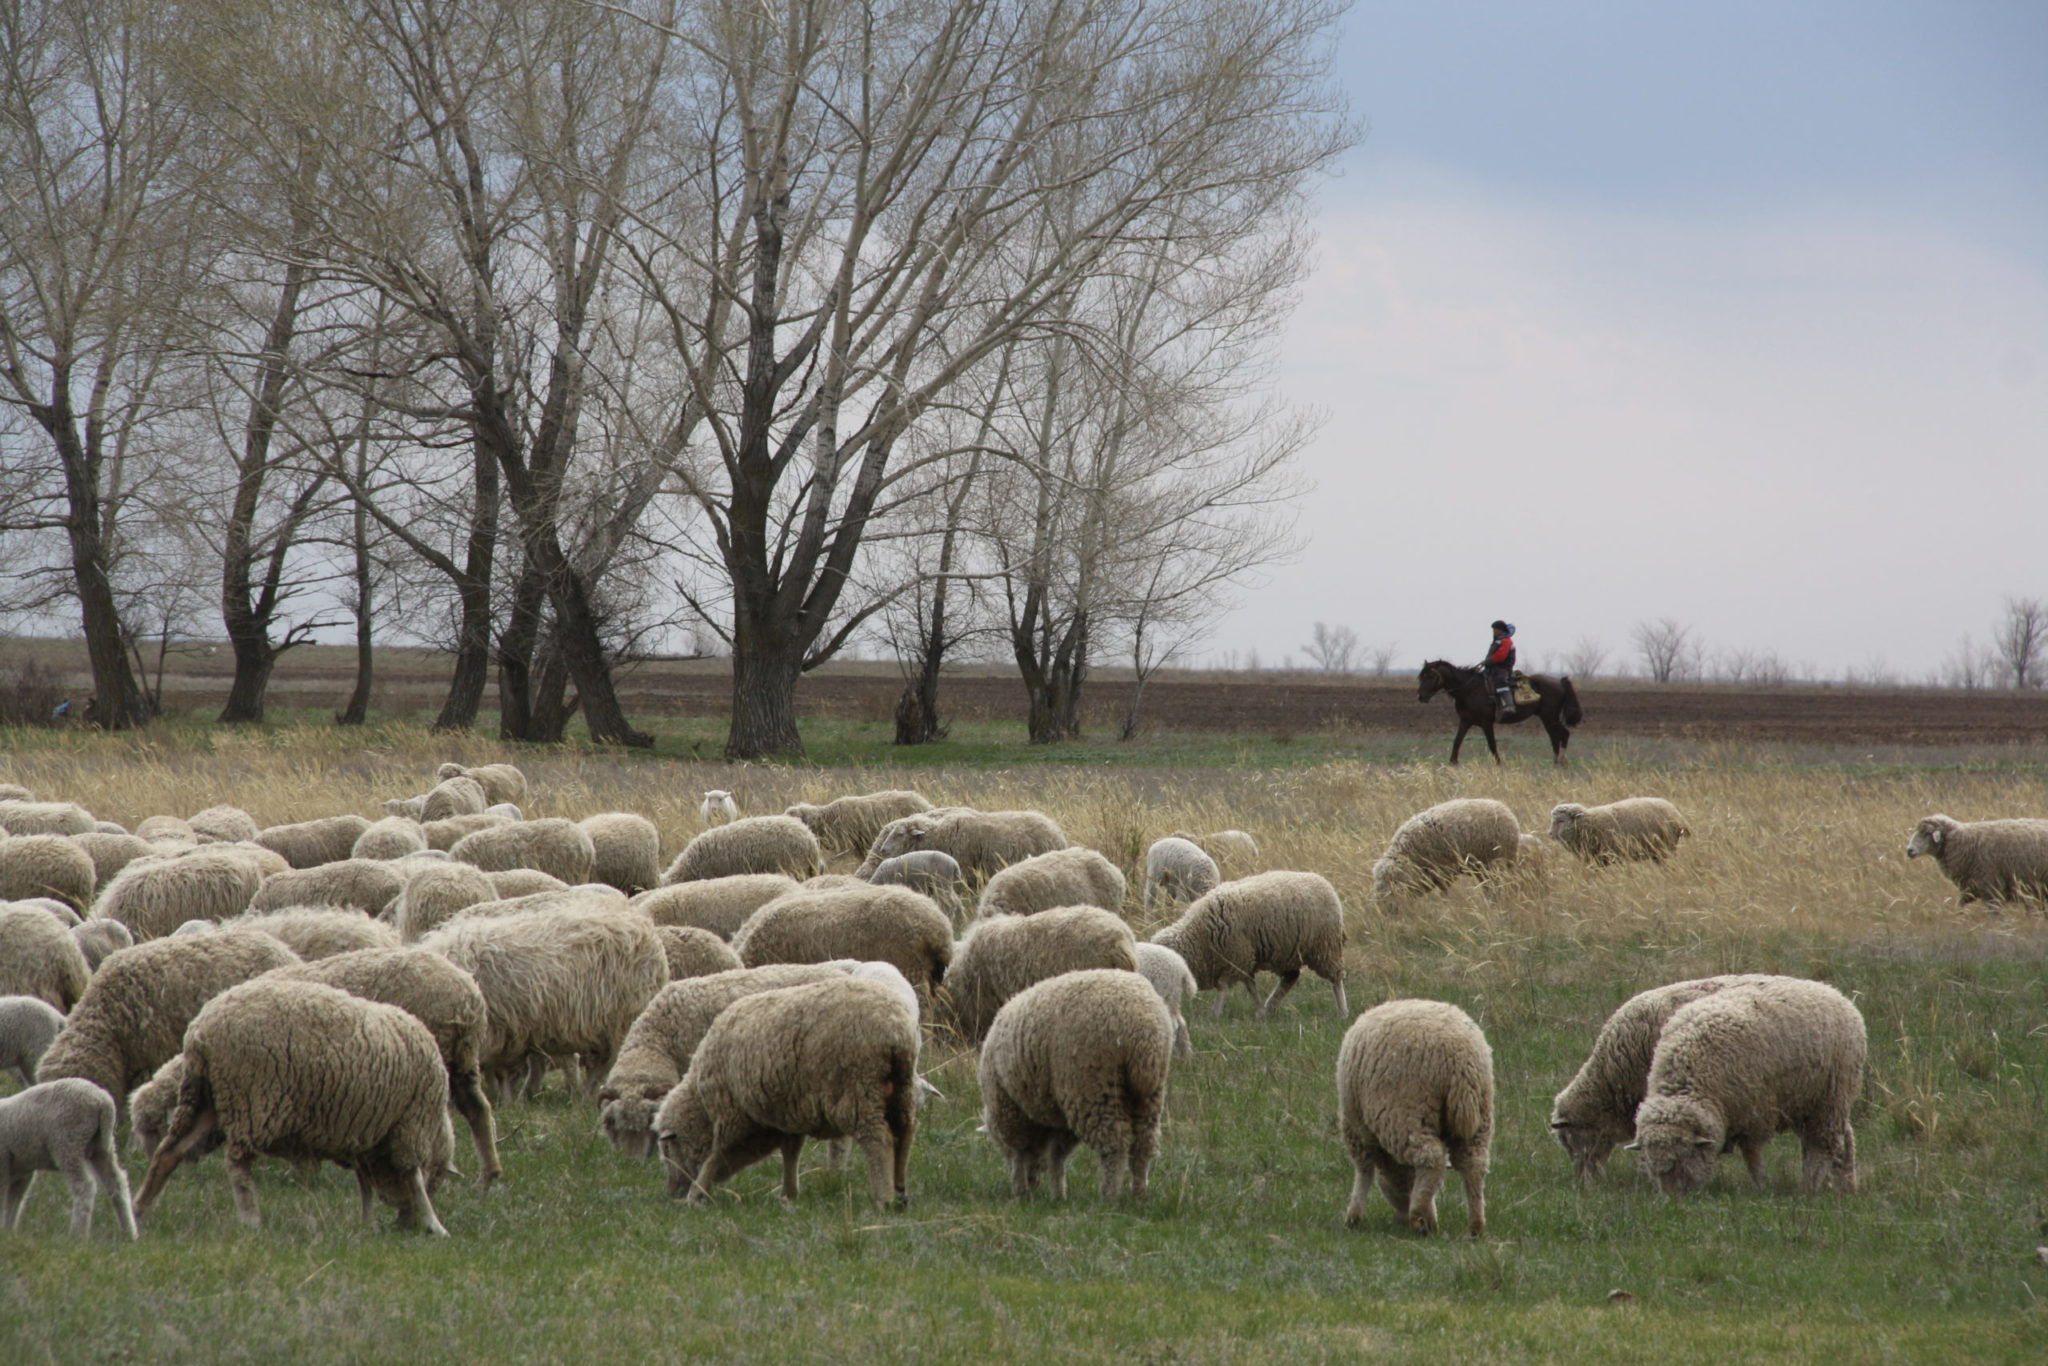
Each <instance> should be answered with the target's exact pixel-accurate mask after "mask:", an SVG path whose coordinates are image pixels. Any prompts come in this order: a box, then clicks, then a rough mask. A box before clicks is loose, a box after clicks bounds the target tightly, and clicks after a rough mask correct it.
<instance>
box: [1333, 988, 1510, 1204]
mask: <svg viewBox="0 0 2048 1366" xmlns="http://www.w3.org/2000/svg"><path fill="white" fill-rule="evenodd" d="M1337 1131H1338V1133H1339V1134H1341V1135H1342V1137H1343V1139H1344V1146H1345V1148H1346V1149H1348V1150H1349V1151H1350V1153H1351V1164H1352V1167H1353V1169H1354V1173H1355V1174H1354V1176H1353V1178H1352V1182H1351V1201H1350V1204H1349V1205H1347V1206H1346V1207H1345V1210H1344V1223H1345V1224H1346V1225H1347V1226H1348V1227H1351V1228H1356V1227H1357V1226H1358V1222H1359V1220H1361V1219H1363V1218H1364V1217H1365V1201H1366V1197H1367V1196H1368V1195H1369V1194H1370V1193H1371V1191H1372V1186H1373V1181H1374V1178H1375V1176H1377V1178H1378V1181H1379V1188H1380V1193H1381V1194H1382V1195H1384V1196H1386V1198H1387V1203H1388V1204H1389V1205H1392V1206H1393V1207H1394V1212H1395V1213H1396V1214H1398V1215H1400V1216H1401V1217H1402V1218H1403V1219H1406V1220H1407V1221H1408V1226H1409V1227H1410V1228H1412V1229H1414V1230H1415V1231H1416V1232H1417V1233H1423V1234H1428V1233H1434V1232H1436V1194H1437V1191H1438V1189H1439V1188H1441V1187H1442V1185H1443V1183H1444V1174H1445V1172H1446V1171H1456V1172H1457V1173H1458V1174H1459V1175H1460V1176H1462V1177H1463V1178H1464V1179H1465V1211H1466V1215H1467V1218H1468V1221H1469V1223H1468V1227H1469V1230H1470V1232H1471V1235H1472V1236H1473V1237H1474V1238H1478V1237H1482V1236H1484V1234H1485V1233H1486V1167H1487V1161H1488V1157H1489V1155H1490V1151H1491V1148H1492V1143H1493V1050H1492V1049H1490V1048H1488V1047H1487V1044H1486V1035H1485V1034H1483V1033H1481V1032H1480V1029H1479V1026H1478V1025H1476V1024H1474V1023H1473V1022H1472V1017H1471V1016H1469V1015H1467V1014H1466V1013H1465V1012H1464V1011H1462V1010H1460V1009H1458V1008H1457V1007H1456V1006H1454V1005H1449V1004H1447V1003H1445V1002H1443V1001H1413V1000H1403V1001H1388V1002H1386V1003H1385V1004H1383V1005H1377V1006H1374V1007H1373V1008H1372V1009H1371V1010H1368V1011H1366V1012H1365V1013H1364V1014H1363V1015H1360V1016H1359V1017H1358V1018H1357V1019H1356V1020H1354V1021H1352V1022H1351V1028H1350V1029H1348V1030H1346V1031H1345V1032H1344V1044H1343V1047H1342V1048H1340V1049H1339V1050H1338V1053H1337Z"/></svg>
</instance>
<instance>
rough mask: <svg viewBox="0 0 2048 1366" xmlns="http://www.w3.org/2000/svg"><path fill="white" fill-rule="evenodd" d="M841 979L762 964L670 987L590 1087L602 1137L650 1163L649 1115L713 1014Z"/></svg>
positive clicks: (838, 973) (815, 968)
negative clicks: (744, 1000)
mask: <svg viewBox="0 0 2048 1366" xmlns="http://www.w3.org/2000/svg"><path fill="white" fill-rule="evenodd" d="M845 975H846V965H845V964H842V963H770V964H768V965H767V966H765V967H758V968H731V969H728V970H726V971H724V972H715V973H711V974H709V975H707V976H703V977H692V978H689V979H688V980H686V981H679V982H670V983H669V984H668V985H667V986H665V987H663V988H662V989H661V990H660V991H657V992H656V993H655V994H654V998H653V999H652V1000H650V1001H649V1002H648V1003H647V1008H646V1009H645V1010H643V1011H641V1012H640V1015H639V1018H637V1019H635V1020H634V1021H633V1027H632V1028H631V1029H629V1030H627V1031H626V1037H625V1041H624V1042H623V1043H621V1044H620V1045H619V1056H618V1059H617V1061H615V1062H614V1063H613V1064H612V1069H611V1073H610V1075H608V1076H607V1077H606V1078H605V1079H604V1082H603V1083H602V1084H601V1085H600V1086H599V1087H598V1090H597V1100H598V1105H599V1106H600V1107H601V1108H600V1110H599V1115H600V1118H601V1122H602V1124H603V1128H604V1133H605V1137H606V1138H608V1139H610V1140H611V1143H612V1146H613V1147H614V1148H617V1149H618V1150H619V1151H620V1152H623V1153H625V1154H626V1155H628V1156H629V1157H641V1158H645V1157H652V1156H653V1155H654V1116H655V1111H656V1110H657V1109H659V1108H660V1105H661V1101H662V1098H663V1097H665V1096H666V1095H668V1093H669V1092H670V1091H672V1090H674V1089H675V1085H676V1083H677V1082H679V1081H681V1080H682V1079H683V1073H685V1072H687V1071H689V1070H690V1057H691V1055H692V1054H693V1053H695V1052H696V1051H697V1045H698V1044H699V1043H701V1042H702V1041H703V1039H704V1031H705V1030H707V1029H709V1028H711V1022H712V1021H713V1020H715V1019H717V1018H718V1015H719V1012H721V1011H723V1010H724V1009H725V1008H726V1007H727V1006H729V1005H731V1004H732V1003H733V1002H734V1001H737V1000H739V999H740V998H741V997H743V996H753V995H756V994H757V993H759V992H763V991H779V990H781V989H782V988H783V987H797V986H807V985H809V984H810V983H812V982H825V981H830V980H832V979H834V978H838V977H843V976H845ZM914 996H915V993H913V998H914Z"/></svg>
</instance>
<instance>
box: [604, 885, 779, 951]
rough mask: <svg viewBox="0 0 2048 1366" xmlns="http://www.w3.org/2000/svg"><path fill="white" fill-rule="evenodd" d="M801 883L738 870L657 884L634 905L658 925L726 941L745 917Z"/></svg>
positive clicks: (735, 931)
mask: <svg viewBox="0 0 2048 1366" xmlns="http://www.w3.org/2000/svg"><path fill="white" fill-rule="evenodd" d="M801 885H802V884H801V883H799V882H798V881H797V880H796V879H795V878H793V877H786V876H784V875H783V874H781V873H740V874H738V875H736V876H733V877H713V878H704V879H702V880H701V881H697V882H677V883H672V884H670V885H668V886H665V887H656V888H654V889H653V890H652V891H646V892H642V893H640V895H638V896H636V897H634V898H633V905H634V906H635V907H637V908H638V909H639V910H641V911H642V912H643V913H645V914H646V915H647V917H648V918H649V919H651V920H652V921H653V922H654V923H655V924H657V925H688V926H695V927H696V928H698V929H703V930H709V931H711V933H713V934H715V935H717V936H718V937H719V938H720V939H727V940H729V939H731V938H732V937H733V936H734V935H735V934H738V933H739V928H740V926H742V925H744V924H746V923H747V917H748V916H750V915H752V914H753V913H754V912H755V911H758V910H760V909H761V908H762V907H763V906H765V905H767V904H768V903H769V902H771V901H773V900H775V898H777V897H779V896H782V895H784V894H785V893H788V892H793V891H795V890H796V889H797V888H798V887H799V886H801Z"/></svg>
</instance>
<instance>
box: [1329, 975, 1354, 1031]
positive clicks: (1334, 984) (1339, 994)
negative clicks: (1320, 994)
mask: <svg viewBox="0 0 2048 1366" xmlns="http://www.w3.org/2000/svg"><path fill="white" fill-rule="evenodd" d="M1330 994H1331V995H1332V996H1334V997H1336V998H1337V1018H1338V1019H1340V1020H1348V1019H1350V1018H1351V1001H1350V999H1349V998H1348V997H1346V996H1345V995H1344V974H1343V973H1341V972H1340V973H1338V974H1337V975H1336V976H1335V977H1332V978H1331V979H1330Z"/></svg>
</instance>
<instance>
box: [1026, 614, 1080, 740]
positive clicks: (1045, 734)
mask: <svg viewBox="0 0 2048 1366" xmlns="http://www.w3.org/2000/svg"><path fill="white" fill-rule="evenodd" d="M1049 634H1050V633H1049V632H1048V633H1047V635H1048V636H1049ZM1010 640H1011V646H1012V653H1014V654H1015V656H1016V658H1017V669H1018V671H1019V673H1021V674H1022V675H1023V678H1024V689H1025V693H1026V694H1027V696H1028V697H1029V698H1030V704H1031V709H1030V713H1029V718H1028V721H1027V726H1028V729H1029V732H1030V741H1031V743H1032V744H1034V745H1053V744H1058V743H1059V742H1060V741H1062V740H1078V739H1080V738H1081V685H1082V684H1083V683H1084V682H1086V681H1087V678H1088V618H1087V617H1086V615H1085V614H1084V615H1080V616H1076V617H1075V618H1074V619H1073V620H1072V621H1070V622H1069V623H1068V624H1067V629H1066V630H1065V631H1064V632H1062V633H1061V635H1060V638H1059V640H1058V641H1057V642H1054V641H1051V640H1050V639H1047V640H1045V641H1044V643H1043V646H1041V643H1040V641H1039V639H1038V638H1037V633H1035V632H1033V631H1032V630H1031V629H1030V628H1029V626H1028V625H1027V627H1026V628H1025V629H1023V630H1017V631H1012V632H1011V636H1010Z"/></svg>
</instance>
